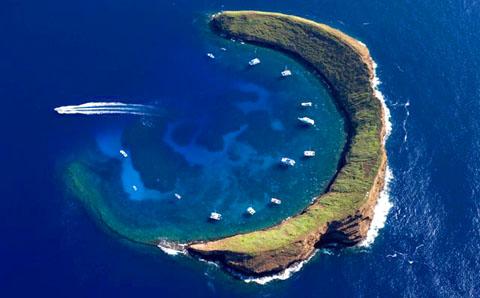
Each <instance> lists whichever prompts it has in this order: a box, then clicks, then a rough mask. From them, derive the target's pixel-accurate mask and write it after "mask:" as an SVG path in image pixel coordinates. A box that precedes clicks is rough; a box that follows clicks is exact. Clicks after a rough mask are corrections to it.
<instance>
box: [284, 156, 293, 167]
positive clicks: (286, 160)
mask: <svg viewBox="0 0 480 298" xmlns="http://www.w3.org/2000/svg"><path fill="white" fill-rule="evenodd" d="M280 161H281V162H282V164H284V165H286V166H290V167H293V166H294V165H295V160H293V159H291V158H288V157H282V159H280Z"/></svg>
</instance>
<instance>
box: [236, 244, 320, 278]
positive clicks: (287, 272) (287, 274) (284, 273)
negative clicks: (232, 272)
mask: <svg viewBox="0 0 480 298" xmlns="http://www.w3.org/2000/svg"><path fill="white" fill-rule="evenodd" d="M316 253H317V251H315V252H314V253H313V254H312V255H311V256H310V257H309V258H308V259H306V260H305V261H302V262H299V263H296V264H295V265H292V266H290V267H288V268H287V269H285V270H283V271H282V272H280V273H277V274H274V275H270V276H264V277H245V276H241V275H239V277H240V279H241V280H243V281H244V282H246V283H257V284H259V285H265V284H267V283H269V282H272V281H274V280H287V279H288V278H290V276H292V275H293V274H294V273H296V272H298V271H300V270H301V269H302V267H303V265H305V264H306V263H308V261H310V260H311V259H312V258H313V257H314V256H315V255H316Z"/></svg>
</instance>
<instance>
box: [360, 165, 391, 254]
mask: <svg viewBox="0 0 480 298" xmlns="http://www.w3.org/2000/svg"><path fill="white" fill-rule="evenodd" d="M392 179H393V174H392V171H391V170H390V168H389V167H388V166H387V168H386V170H385V187H384V188H383V190H382V191H381V192H380V196H379V198H378V200H377V204H376V205H375V209H374V211H373V219H372V222H371V223H370V228H369V229H368V232H367V237H365V239H364V240H363V241H362V242H360V243H359V244H358V246H360V247H369V246H370V245H372V243H373V242H374V241H375V238H377V236H378V233H379V231H380V230H381V229H382V228H383V227H384V226H385V222H386V221H387V215H388V212H389V211H390V209H391V208H392V207H393V204H392V203H391V202H390V187H389V185H390V181H392Z"/></svg>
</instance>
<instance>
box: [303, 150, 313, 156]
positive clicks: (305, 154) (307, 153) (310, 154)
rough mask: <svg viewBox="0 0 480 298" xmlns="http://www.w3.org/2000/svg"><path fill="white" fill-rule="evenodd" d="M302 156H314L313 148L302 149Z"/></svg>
mask: <svg viewBox="0 0 480 298" xmlns="http://www.w3.org/2000/svg"><path fill="white" fill-rule="evenodd" d="M303 156H305V157H314V156H315V151H313V150H305V151H303Z"/></svg>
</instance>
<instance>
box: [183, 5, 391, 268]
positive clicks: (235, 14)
mask: <svg viewBox="0 0 480 298" xmlns="http://www.w3.org/2000/svg"><path fill="white" fill-rule="evenodd" d="M210 25H211V28H212V29H213V30H214V32H216V33H218V34H220V35H222V36H224V37H226V38H232V37H233V38H238V39H241V40H243V41H245V42H250V43H254V44H257V45H260V46H265V47H269V48H272V49H276V50H279V51H282V52H284V53H287V54H289V55H291V56H293V57H295V58H296V59H297V60H299V61H301V62H303V63H304V64H305V65H306V66H307V67H308V68H310V69H311V70H312V71H313V72H315V73H317V74H318V76H319V77H320V79H321V80H322V81H323V83H325V84H326V85H327V86H328V88H329V89H330V91H331V94H332V97H333V98H334V100H335V101H336V104H337V105H338V107H339V109H340V110H341V111H342V112H343V114H344V116H345V119H346V129H347V135H348V137H347V143H346V145H345V148H344V150H343V155H342V158H341V160H340V163H339V165H338V171H337V173H336V175H335V176H334V177H333V179H332V181H331V183H330V185H329V187H328V190H327V192H326V193H324V194H323V195H320V196H318V197H317V198H316V199H315V200H314V202H313V203H312V204H311V205H310V206H308V207H307V208H306V209H305V210H303V211H302V212H301V213H300V214H298V215H296V216H293V217H290V218H288V219H286V220H284V221H283V222H281V223H279V224H278V225H275V226H272V227H270V228H267V229H264V230H259V231H254V232H250V233H245V234H238V235H234V236H231V237H227V238H223V239H218V240H215V241H207V242H192V243H189V244H187V245H186V249H187V251H188V252H189V253H190V254H192V255H194V256H198V257H201V258H203V259H207V260H212V261H216V262H219V263H221V264H223V265H224V266H225V267H227V268H229V269H231V270H233V271H236V272H239V273H241V274H245V275H249V276H266V275H271V274H275V273H278V272H281V271H283V270H285V269H287V268H288V267H290V266H292V265H295V264H297V263H299V262H301V261H304V260H306V259H308V258H309V257H310V256H312V255H313V253H314V251H315V249H316V248H319V247H324V246H332V245H335V246H338V247H348V246H353V245H355V244H358V243H359V242H361V241H362V240H363V239H365V237H366V235H367V231H368V229H369V227H370V223H371V221H372V218H373V213H374V207H375V205H376V202H377V199H378V197H379V194H380V192H381V190H382V189H383V186H384V183H385V181H384V180H385V171H386V166H387V156H386V152H385V148H384V137H385V134H386V125H385V111H384V109H383V106H382V103H381V102H380V100H379V98H377V97H376V95H375V90H374V86H373V79H374V75H375V73H374V62H373V60H372V58H371V57H370V54H369V51H368V49H367V47H366V46H365V45H363V44H362V43H360V42H359V41H357V40H355V39H354V38H352V37H349V36H348V35H346V34H344V33H342V32H340V31H338V30H336V29H333V28H331V27H329V26H327V25H324V24H319V23H316V22H313V21H310V20H306V19H303V18H300V17H296V16H290V15H284V14H279V13H269V12H257V11H225V12H221V13H218V14H215V15H213V16H212V19H211V23H210Z"/></svg>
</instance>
